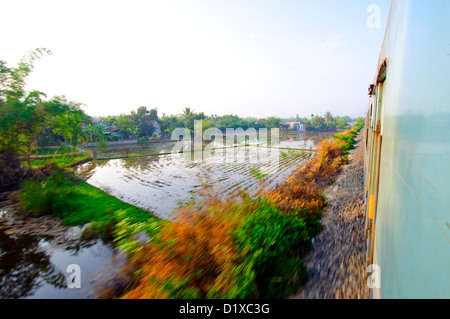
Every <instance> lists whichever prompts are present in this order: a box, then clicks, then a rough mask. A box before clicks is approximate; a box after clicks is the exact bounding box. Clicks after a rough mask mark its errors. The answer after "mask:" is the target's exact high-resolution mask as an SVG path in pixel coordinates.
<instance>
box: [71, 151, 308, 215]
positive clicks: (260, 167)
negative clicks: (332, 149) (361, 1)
mask: <svg viewBox="0 0 450 319" xmlns="http://www.w3.org/2000/svg"><path fill="white" fill-rule="evenodd" d="M216 151H217V150H216ZM216 151H213V152H212V154H211V155H206V156H204V158H203V159H202V160H201V161H198V162H193V161H191V160H189V159H187V157H186V156H185V154H171V155H161V156H152V157H140V158H134V159H130V158H129V159H116V160H109V161H103V162H91V163H87V164H84V165H82V166H80V167H79V168H78V170H77V173H78V174H79V175H81V176H84V178H85V179H86V180H87V182H88V183H89V184H91V185H93V186H96V187H98V188H100V189H102V190H104V191H106V192H107V193H109V194H111V195H113V196H115V197H117V198H119V199H121V200H123V201H125V202H127V203H130V204H132V205H135V206H138V207H141V208H143V209H146V210H148V211H151V212H153V213H154V214H155V215H156V216H158V217H160V218H168V219H170V218H171V213H172V212H173V210H174V209H175V208H176V207H177V205H178V204H179V203H180V202H183V201H186V200H189V199H191V198H192V196H193V195H194V192H195V190H197V189H199V188H200V187H201V186H202V184H207V185H210V186H215V187H217V188H219V189H220V190H221V192H222V193H223V194H224V195H225V194H230V193H233V192H234V191H237V190H238V189H243V190H246V191H248V192H251V191H253V190H255V189H257V188H259V187H261V186H260V182H261V181H263V182H264V183H265V184H267V185H269V186H275V185H276V184H278V183H281V182H283V181H284V180H286V179H287V178H288V177H289V176H290V175H291V174H292V173H293V172H294V171H295V170H297V169H299V168H301V166H302V165H303V164H304V163H305V162H306V161H307V160H309V159H310V158H311V157H312V156H313V153H312V152H302V153H300V152H298V153H295V154H287V153H286V154H285V155H284V156H281V151H280V150H278V149H267V148H260V147H240V148H233V149H231V151H235V153H234V157H233V158H232V159H233V161H231V160H229V159H230V157H229V156H227V155H226V151H224V152H223V153H222V154H219V153H215V152H216ZM228 151H230V150H228ZM218 155H220V156H218ZM228 155H229V154H228Z"/></svg>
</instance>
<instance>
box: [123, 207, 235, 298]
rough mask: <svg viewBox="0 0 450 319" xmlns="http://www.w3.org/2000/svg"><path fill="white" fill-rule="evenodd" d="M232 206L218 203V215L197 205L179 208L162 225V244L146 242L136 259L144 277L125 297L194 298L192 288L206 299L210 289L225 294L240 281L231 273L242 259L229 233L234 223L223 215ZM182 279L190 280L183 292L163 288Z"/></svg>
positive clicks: (186, 281)
mask: <svg viewBox="0 0 450 319" xmlns="http://www.w3.org/2000/svg"><path fill="white" fill-rule="evenodd" d="M231 206H232V205H231V204H230V203H228V204H223V203H220V201H215V203H214V206H213V207H215V208H217V210H216V213H214V214H211V213H207V212H205V211H203V212H200V211H198V210H196V209H194V207H193V206H188V207H186V208H183V209H182V210H180V211H179V212H178V215H177V217H176V219H175V220H174V222H172V223H168V224H167V225H165V226H164V227H163V228H162V230H161V232H160V233H159V234H158V236H157V237H158V242H157V243H153V242H151V243H150V244H147V245H145V246H144V248H143V250H142V252H141V254H138V257H136V259H135V260H134V262H135V263H138V264H139V265H140V266H139V268H140V269H141V274H142V276H141V277H140V280H139V283H138V284H137V286H136V288H134V289H133V290H131V291H129V292H128V293H127V294H125V295H124V296H123V298H131V299H136V298H180V297H188V298H189V297H192V296H191V295H188V294H187V291H189V289H191V288H192V289H191V290H192V291H193V294H194V295H195V296H196V297H205V296H206V295H207V293H208V292H210V291H215V293H216V294H217V295H218V296H221V295H222V294H225V293H226V292H227V291H228V290H229V289H230V287H233V285H235V284H236V283H235V282H234V280H233V276H232V275H230V274H232V273H233V267H235V265H236V264H237V263H238V262H239V261H238V260H239V254H238V253H237V252H236V248H235V246H234V244H233V242H232V238H231V236H230V231H231V230H232V228H233V222H232V221H230V220H227V219H226V218H223V216H221V215H222V214H221V212H222V211H227V210H228V211H229V209H230V208H231ZM210 208H211V207H210ZM179 283H185V287H184V288H183V290H184V292H185V293H186V294H185V295H184V296H183V295H182V296H179V295H177V296H173V295H171V292H173V291H174V290H173V289H164V286H165V285H167V284H169V285H172V284H173V285H177V284H179ZM213 288H214V289H213Z"/></svg>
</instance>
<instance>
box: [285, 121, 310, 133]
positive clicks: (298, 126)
mask: <svg viewBox="0 0 450 319" xmlns="http://www.w3.org/2000/svg"><path fill="white" fill-rule="evenodd" d="M280 126H281V128H290V129H291V130H293V131H299V132H306V123H305V122H282V123H280Z"/></svg>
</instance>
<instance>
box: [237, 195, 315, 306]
mask: <svg viewBox="0 0 450 319" xmlns="http://www.w3.org/2000/svg"><path fill="white" fill-rule="evenodd" d="M256 203H257V206H256V208H255V210H254V212H252V213H251V214H249V215H248V216H245V217H244V221H243V223H242V225H241V227H240V228H239V229H237V230H236V231H234V233H233V235H234V238H235V242H236V244H237V246H238V247H239V248H240V249H241V251H245V256H246V259H247V260H246V264H250V265H252V267H253V269H254V271H255V277H256V282H257V284H258V290H259V293H260V297H262V298H268V297H274V296H276V297H278V298H280V297H285V296H286V295H285V293H287V291H286V290H285V289H286V287H285V286H283V285H276V284H274V283H273V278H275V277H280V276H281V277H282V278H283V281H288V282H291V283H292V282H295V284H293V285H294V286H295V285H297V286H296V288H298V284H299V283H300V282H301V281H302V280H304V275H299V274H298V273H297V271H296V270H294V269H292V268H290V267H291V266H294V267H295V268H299V269H301V260H300V259H299V258H300V256H301V254H302V253H303V252H305V251H306V250H307V249H309V248H310V247H311V240H312V238H313V236H315V235H316V232H315V231H311V229H309V228H308V226H307V223H306V222H305V221H304V220H303V219H302V218H301V217H300V216H299V215H297V214H292V215H290V216H288V215H286V214H283V213H282V212H281V211H280V210H279V209H277V208H276V207H275V205H274V203H273V202H271V201H270V200H268V199H264V198H258V199H256ZM294 264H295V265H294ZM296 275H297V278H294V277H295V276H296ZM291 286H292V285H291ZM277 287H278V288H277ZM291 288H292V287H291ZM288 290H289V289H288Z"/></svg>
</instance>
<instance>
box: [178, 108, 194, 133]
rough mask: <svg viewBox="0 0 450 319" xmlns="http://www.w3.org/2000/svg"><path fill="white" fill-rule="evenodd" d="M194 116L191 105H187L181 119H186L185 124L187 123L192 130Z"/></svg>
mask: <svg viewBox="0 0 450 319" xmlns="http://www.w3.org/2000/svg"><path fill="white" fill-rule="evenodd" d="M194 116H195V113H194V112H193V111H192V110H191V108H190V107H186V108H185V109H184V111H183V113H181V119H182V120H183V121H184V125H186V127H187V128H188V129H190V130H191V129H193V119H194Z"/></svg>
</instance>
